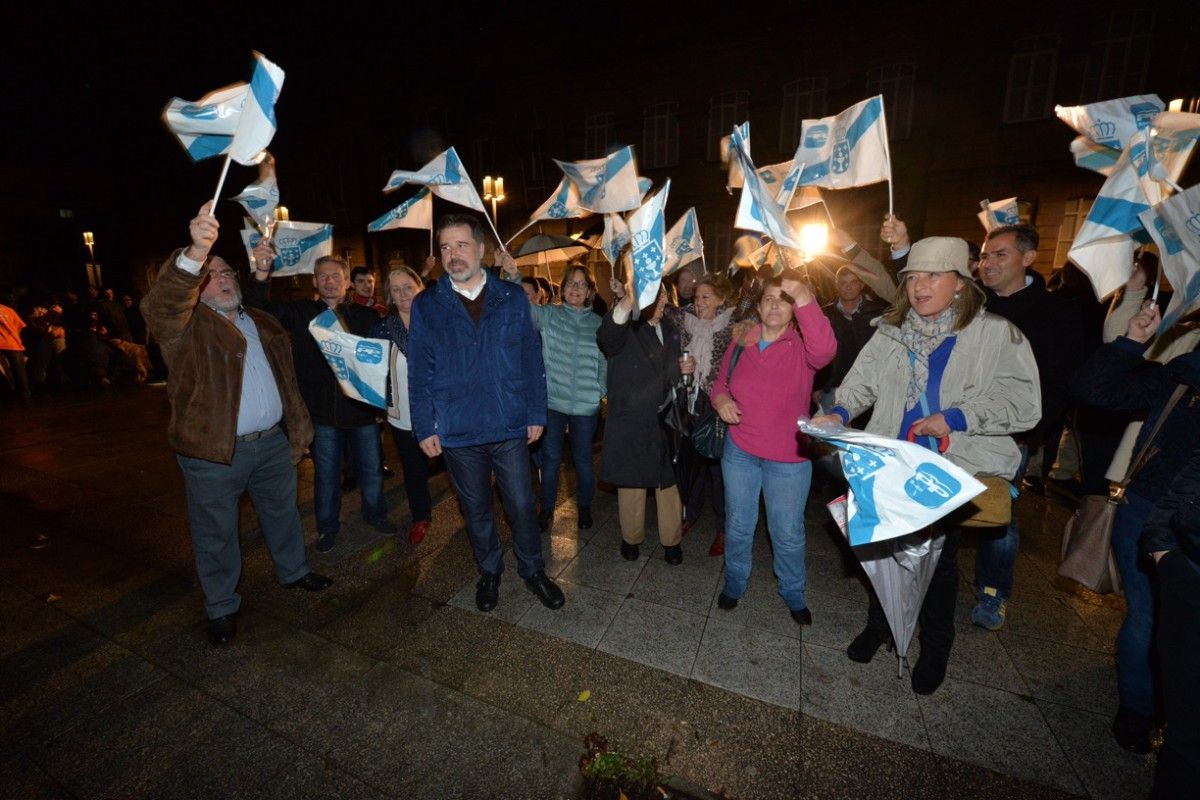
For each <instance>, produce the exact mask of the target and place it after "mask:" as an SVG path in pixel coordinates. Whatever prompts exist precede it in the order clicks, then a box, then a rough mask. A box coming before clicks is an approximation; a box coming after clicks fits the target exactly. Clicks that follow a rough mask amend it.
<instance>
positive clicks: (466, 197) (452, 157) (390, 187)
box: [383, 147, 487, 214]
mask: <svg viewBox="0 0 1200 800" xmlns="http://www.w3.org/2000/svg"><path fill="white" fill-rule="evenodd" d="M406 183H413V184H416V185H418V186H427V187H429V191H431V192H433V193H434V194H436V195H437V196H438V197H440V198H442V199H443V200H449V201H450V202H451V203H457V204H458V205H460V206H466V207H467V208H473V209H475V210H476V211H478V212H480V213H482V214H486V213H487V211H486V209H484V207H483V200H481V199H480V198H479V192H478V191H476V189H475V184H473V183H471V179H470V177H468V176H467V170H466V169H465V168H464V167H463V164H462V160H461V159H459V157H458V153H457V152H455V150H454V148H453V147H451V148H449V149H448V150H446V151H445V152H443V153H441V154H439V155H438V157H437V158H435V159H433V161H430V162H429V163H428V164H426V165H425V166H423V167H421V168H420V169H418V170H416V171H413V170H404V169H398V170H396V171H395V172H393V173H392V176H391V177H390V178H388V182H387V185H386V186H384V187H383V191H384V192H394V191H395V190H396V189H399V188H400V187H401V186H403V185H404V184H406Z"/></svg>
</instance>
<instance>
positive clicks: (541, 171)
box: [529, 128, 546, 183]
mask: <svg viewBox="0 0 1200 800" xmlns="http://www.w3.org/2000/svg"><path fill="white" fill-rule="evenodd" d="M529 180H530V181H532V182H534V183H543V182H545V180H546V129H545V128H534V129H533V132H532V133H531V134H530V136H529Z"/></svg>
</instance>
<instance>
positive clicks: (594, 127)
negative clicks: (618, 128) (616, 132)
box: [583, 111, 613, 158]
mask: <svg viewBox="0 0 1200 800" xmlns="http://www.w3.org/2000/svg"><path fill="white" fill-rule="evenodd" d="M612 120H613V115H612V113H610V112H608V111H604V112H601V113H599V114H592V115H590V116H588V117H587V118H586V119H584V121H583V156H584V158H603V157H604V156H605V155H607V153H608V143H609V141H610V140H611V138H612V125H613V121H612Z"/></svg>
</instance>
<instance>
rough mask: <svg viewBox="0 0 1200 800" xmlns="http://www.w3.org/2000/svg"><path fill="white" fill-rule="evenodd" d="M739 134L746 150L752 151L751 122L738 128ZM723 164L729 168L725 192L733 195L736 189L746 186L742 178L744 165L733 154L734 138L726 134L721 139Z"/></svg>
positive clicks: (744, 123)
mask: <svg viewBox="0 0 1200 800" xmlns="http://www.w3.org/2000/svg"><path fill="white" fill-rule="evenodd" d="M738 132H739V133H740V134H741V136H742V141H744V142H745V143H746V150H749V149H750V122H749V121H746V122H743V123H742V124H741V126H739V127H738ZM721 163H722V164H726V165H728V166H729V177H728V178H726V180H725V191H727V192H729V193H730V194H733V190H734V189H740V188H742V186H743V185H744V179H743V178H742V165H741V162H740V161H738V157H737V155H736V154H735V153H734V152H733V136H732V134H726V135H725V136H722V137H721Z"/></svg>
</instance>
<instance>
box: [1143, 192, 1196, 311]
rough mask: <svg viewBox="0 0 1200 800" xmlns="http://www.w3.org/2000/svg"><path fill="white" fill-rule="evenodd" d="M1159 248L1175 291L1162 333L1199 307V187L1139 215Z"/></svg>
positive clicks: (1164, 268) (1165, 271) (1172, 197)
mask: <svg viewBox="0 0 1200 800" xmlns="http://www.w3.org/2000/svg"><path fill="white" fill-rule="evenodd" d="M1138 216H1139V217H1140V218H1141V220H1142V224H1143V225H1144V226H1145V228H1146V232H1147V233H1149V234H1150V238H1151V239H1153V240H1154V243H1155V244H1156V245H1158V254H1159V257H1160V258H1161V260H1162V269H1163V274H1165V275H1166V276H1167V280H1168V281H1170V282H1171V288H1172V289H1174V290H1175V292H1174V294H1172V295H1171V302H1170V303H1169V304H1168V305H1167V310H1166V312H1165V313H1164V314H1163V317H1162V325H1161V326H1160V328H1159V331H1160V332H1161V331H1166V330H1168V329H1169V328H1171V326H1173V325H1174V324H1175V323H1176V322H1178V321H1179V320H1180V319H1181V318H1183V317H1184V316H1186V315H1187V314H1189V313H1191V312H1192V311H1194V310H1196V309H1197V308H1200V184H1197V185H1195V186H1193V187H1192V188H1190V189H1188V190H1187V191H1185V192H1181V193H1180V194H1176V195H1172V196H1171V197H1168V198H1167V199H1166V200H1163V201H1162V202H1161V203H1159V204H1158V205H1156V206H1154V207H1153V208H1149V209H1147V210H1145V211H1143V212H1142V213H1141V214H1139V215H1138Z"/></svg>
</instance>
